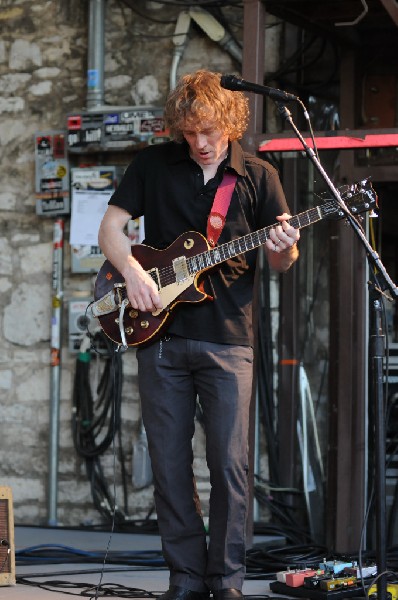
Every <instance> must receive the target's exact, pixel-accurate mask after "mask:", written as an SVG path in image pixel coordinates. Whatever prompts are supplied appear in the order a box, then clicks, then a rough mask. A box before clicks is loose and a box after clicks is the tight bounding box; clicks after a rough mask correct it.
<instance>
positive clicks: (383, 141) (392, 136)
mask: <svg viewBox="0 0 398 600" xmlns="http://www.w3.org/2000/svg"><path fill="white" fill-rule="evenodd" d="M305 142H306V144H307V145H308V146H309V147H310V148H312V147H313V143H312V139H311V138H305ZM315 143H316V146H317V148H318V150H334V149H350V148H382V147H387V146H398V133H375V134H367V135H364V136H363V137H359V136H349V135H336V136H333V135H327V136H322V137H315ZM299 150H304V148H303V145H302V143H301V142H300V140H299V139H298V138H296V137H292V138H290V137H289V138H273V139H270V140H264V141H263V142H261V144H260V146H259V151H260V152H293V151H299Z"/></svg>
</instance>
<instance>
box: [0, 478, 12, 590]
mask: <svg viewBox="0 0 398 600" xmlns="http://www.w3.org/2000/svg"><path fill="white" fill-rule="evenodd" d="M2 585H15V547H14V515H13V511H12V493H11V488H9V487H0V586H2Z"/></svg>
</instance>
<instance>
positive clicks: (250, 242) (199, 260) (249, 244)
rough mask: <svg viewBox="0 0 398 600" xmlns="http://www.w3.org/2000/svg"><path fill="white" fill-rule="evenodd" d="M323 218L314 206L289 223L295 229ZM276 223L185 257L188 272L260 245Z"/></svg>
mask: <svg viewBox="0 0 398 600" xmlns="http://www.w3.org/2000/svg"><path fill="white" fill-rule="evenodd" d="M323 218H324V214H323V211H322V210H321V207H319V206H315V207H314V208H310V209H309V210H306V211H304V212H302V213H300V214H298V215H295V216H293V217H291V219H290V220H289V223H290V224H291V225H293V227H294V228H295V229H302V228H303V227H307V226H308V225H311V224H312V223H316V222H317V221H320V220H321V219H323ZM276 225H278V223H275V224H274V225H269V226H267V227H264V228H263V229H258V230H257V231H253V232H252V233H248V234H246V235H244V236H243V237H240V238H237V239H236V240H232V241H230V242H226V243H225V244H221V245H220V246H217V247H216V248H212V249H210V250H207V251H206V252H202V253H201V254H197V255H196V256H192V257H191V258H189V259H187V264H188V269H189V271H190V273H191V274H195V273H199V272H200V271H205V270H206V269H209V268H210V267H213V266H215V265H218V264H220V263H222V262H225V261H226V260H229V259H230V258H234V257H235V256H238V255H239V254H244V253H245V252H248V251H249V250H254V249H255V248H258V247H259V246H262V245H263V244H265V242H266V241H267V240H268V239H269V237H270V231H271V229H273V228H274V227H275V226H276Z"/></svg>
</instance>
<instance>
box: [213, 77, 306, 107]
mask: <svg viewBox="0 0 398 600" xmlns="http://www.w3.org/2000/svg"><path fill="white" fill-rule="evenodd" d="M221 87H223V88H225V89H226V90H232V91H233V92H254V94H263V96H268V97H269V98H272V100H277V101H278V102H291V101H292V100H296V101H297V100H299V98H298V96H294V95H293V94H289V93H288V92H284V91H283V90H278V89H277V88H271V87H267V86H266V85H259V84H258V83H251V82H250V81H245V80H244V79H241V78H240V77H236V76H235V75H222V76H221Z"/></svg>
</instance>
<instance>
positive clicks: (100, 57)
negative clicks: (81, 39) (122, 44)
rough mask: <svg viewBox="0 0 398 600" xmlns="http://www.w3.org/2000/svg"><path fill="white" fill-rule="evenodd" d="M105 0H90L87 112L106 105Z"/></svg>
mask: <svg viewBox="0 0 398 600" xmlns="http://www.w3.org/2000/svg"><path fill="white" fill-rule="evenodd" d="M104 31H105V0H90V5H89V20H88V57H87V58H88V60H87V110H94V109H95V108H98V107H99V106H103V105H104Z"/></svg>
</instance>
